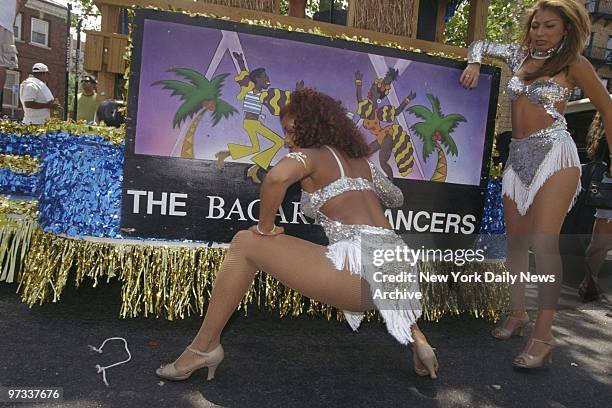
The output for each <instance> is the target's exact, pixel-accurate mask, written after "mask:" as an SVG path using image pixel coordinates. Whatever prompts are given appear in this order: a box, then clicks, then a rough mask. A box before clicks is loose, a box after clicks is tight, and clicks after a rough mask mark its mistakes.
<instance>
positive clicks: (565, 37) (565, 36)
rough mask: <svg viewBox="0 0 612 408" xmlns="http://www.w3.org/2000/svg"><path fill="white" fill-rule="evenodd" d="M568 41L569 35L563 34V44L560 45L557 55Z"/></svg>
mask: <svg viewBox="0 0 612 408" xmlns="http://www.w3.org/2000/svg"><path fill="white" fill-rule="evenodd" d="M566 40H567V34H563V38H562V39H561V42H560V43H559V47H558V48H557V51H556V53H557V54H558V53H559V52H560V51H561V49H562V48H563V47H564V46H565V41H566Z"/></svg>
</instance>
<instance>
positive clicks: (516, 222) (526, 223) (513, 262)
mask: <svg viewBox="0 0 612 408" xmlns="http://www.w3.org/2000/svg"><path fill="white" fill-rule="evenodd" d="M504 219H505V222H506V232H507V234H506V239H507V250H508V253H507V255H508V256H507V264H508V269H509V272H510V274H511V275H512V276H516V277H519V275H520V273H521V272H527V271H528V270H529V245H530V240H529V239H530V232H531V215H530V214H529V212H527V214H525V215H521V214H520V213H519V212H518V209H517V206H516V203H515V202H514V201H512V200H511V199H509V198H508V197H506V196H504ZM515 282H516V283H514V284H513V285H511V287H510V316H513V317H515V318H516V319H507V320H506V321H505V322H504V323H503V328H504V329H506V330H508V331H510V332H512V331H514V329H515V328H517V327H519V326H520V325H521V324H522V323H521V319H523V318H524V317H525V313H526V311H525V284H524V283H522V282H520V281H519V280H518V279H517V280H516V281H515Z"/></svg>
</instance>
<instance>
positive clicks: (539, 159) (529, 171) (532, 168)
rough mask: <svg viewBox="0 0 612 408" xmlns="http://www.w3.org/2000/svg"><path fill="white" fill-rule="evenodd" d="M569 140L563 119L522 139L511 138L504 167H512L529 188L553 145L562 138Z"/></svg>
mask: <svg viewBox="0 0 612 408" xmlns="http://www.w3.org/2000/svg"><path fill="white" fill-rule="evenodd" d="M568 138H569V139H570V140H571V136H570V134H569V133H568V132H567V130H566V127H565V120H558V121H556V122H555V123H553V125H552V126H549V127H547V128H546V129H540V130H538V131H537V132H535V133H533V134H531V135H530V136H528V137H526V138H523V139H512V142H511V143H510V153H509V155H508V161H507V163H506V168H510V167H511V168H512V170H514V172H515V173H516V175H517V176H518V177H519V179H520V180H521V182H522V183H523V185H524V186H525V187H526V188H528V189H529V188H531V185H532V184H533V180H534V178H535V176H536V174H537V173H538V170H539V169H540V166H541V165H542V163H544V162H545V161H546V158H547V156H548V153H549V152H550V151H551V149H552V148H553V146H554V145H555V144H556V143H558V142H560V141H563V140H567V139H568Z"/></svg>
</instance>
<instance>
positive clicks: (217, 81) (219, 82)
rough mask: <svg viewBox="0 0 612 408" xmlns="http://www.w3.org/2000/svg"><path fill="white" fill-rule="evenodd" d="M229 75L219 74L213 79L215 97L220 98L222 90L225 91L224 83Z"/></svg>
mask: <svg viewBox="0 0 612 408" xmlns="http://www.w3.org/2000/svg"><path fill="white" fill-rule="evenodd" d="M228 75H229V74H219V75H216V76H215V77H214V78H213V79H211V81H210V83H211V85H212V86H213V87H214V88H215V90H216V95H215V97H216V98H218V97H219V96H220V95H221V89H223V81H225V78H226V77H227V76H228Z"/></svg>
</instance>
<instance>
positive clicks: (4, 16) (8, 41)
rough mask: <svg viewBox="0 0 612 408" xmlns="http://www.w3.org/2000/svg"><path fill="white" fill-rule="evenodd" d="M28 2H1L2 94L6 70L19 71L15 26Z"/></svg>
mask: <svg viewBox="0 0 612 408" xmlns="http://www.w3.org/2000/svg"><path fill="white" fill-rule="evenodd" d="M26 1H27V0H0V92H2V91H3V89H4V81H6V70H7V69H17V68H18V66H17V47H15V37H14V34H13V24H15V17H16V16H17V12H18V11H19V10H20V9H21V8H22V7H23V6H24V5H25V3H26Z"/></svg>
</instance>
